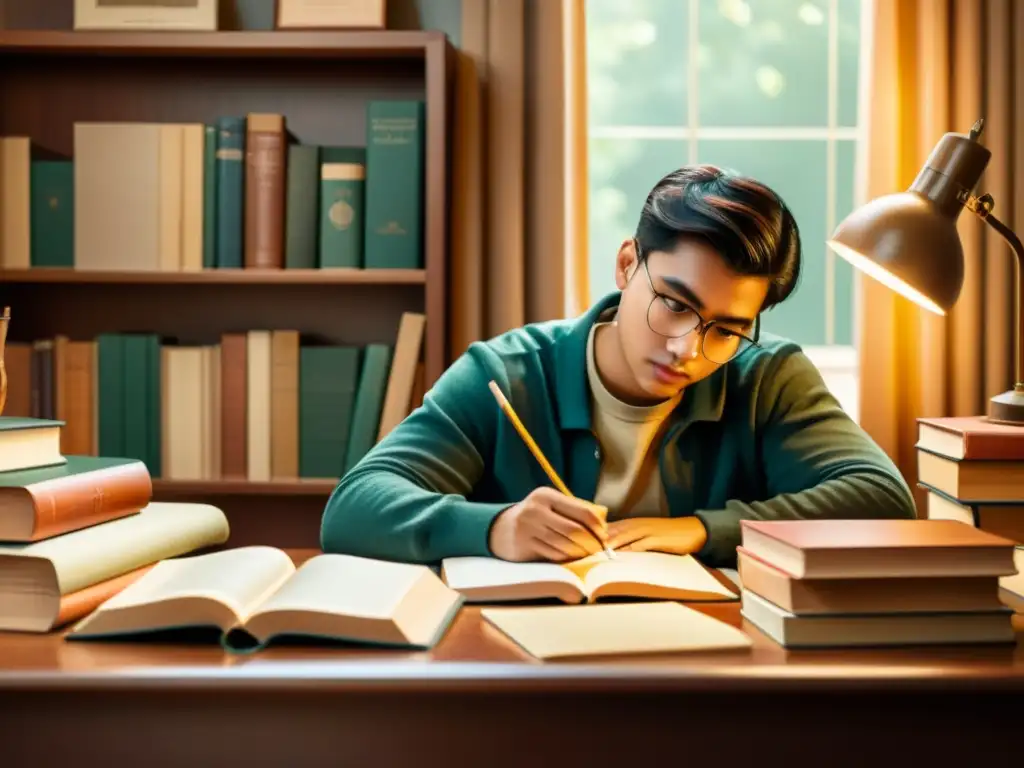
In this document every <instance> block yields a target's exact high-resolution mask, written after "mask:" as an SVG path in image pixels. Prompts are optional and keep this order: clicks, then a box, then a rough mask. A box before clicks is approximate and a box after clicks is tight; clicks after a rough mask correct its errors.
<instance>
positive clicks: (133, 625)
mask: <svg viewBox="0 0 1024 768" xmlns="http://www.w3.org/2000/svg"><path fill="white" fill-rule="evenodd" d="M462 602H463V599H462V597H461V596H460V595H459V594H458V593H457V592H455V591H453V590H451V589H449V588H448V587H447V586H445V584H444V583H443V582H442V581H441V580H440V579H439V578H438V577H437V575H436V574H434V572H433V571H431V570H430V569H429V568H428V567H427V566H423V565H414V564H406V563H394V562H387V561H382V560H372V559H368V558H362V557H355V556H351V555H336V554H323V555H317V556H315V557H313V558H311V559H309V560H307V561H306V562H305V563H303V564H302V565H301V566H300V567H299V568H298V569H296V567H295V565H294V564H293V563H292V560H291V558H289V557H288V555H287V554H286V553H284V552H283V551H281V550H279V549H275V548H274V547H266V546H250V547H238V548H235V549H227V550H223V551H219V552H212V553H209V554H205V555H196V556H193V557H182V558H174V559H168V560H163V561H162V562H160V563H158V564H157V565H156V566H154V567H153V569H152V570H150V571H149V572H148V573H146V574H145V575H144V576H142V577H141V578H140V579H138V581H136V582H134V583H133V584H132V585H131V586H129V587H127V588H126V589H124V590H123V591H122V592H120V593H119V594H117V595H116V596H115V597H113V598H111V599H110V600H107V601H106V602H105V603H103V605H101V606H100V607H99V608H98V609H97V610H96V611H95V612H94V613H92V614H91V615H90V616H88V617H86V618H85V619H83V620H82V621H81V622H79V623H78V624H76V625H75V626H74V628H73V629H72V630H71V631H70V632H69V633H68V634H67V636H66V637H67V639H69V640H74V639H85V638H102V637H124V636H129V635H135V634H140V633H148V632H155V631H159V630H169V629H179V628H187V627H194V628H200V627H211V628H216V629H218V630H220V639H221V644H222V646H223V647H224V648H225V649H227V650H229V651H232V652H251V651H254V650H258V649H259V648H262V647H264V646H265V645H267V644H268V643H269V642H270V641H271V640H272V639H274V638H278V637H284V636H305V637H311V638H326V639H333V640H343V641H354V642H359V643H369V644H375V645H384V646H391V647H404V648H420V649H426V648H430V647H432V646H433V645H435V644H436V642H437V641H438V640H439V639H440V637H441V635H442V634H443V633H444V631H445V630H446V628H447V627H448V626H449V624H450V623H451V621H452V619H453V618H454V616H455V614H456V612H457V611H458V608H459V606H460V605H461V604H462Z"/></svg>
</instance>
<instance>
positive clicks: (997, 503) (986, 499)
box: [917, 416, 1024, 544]
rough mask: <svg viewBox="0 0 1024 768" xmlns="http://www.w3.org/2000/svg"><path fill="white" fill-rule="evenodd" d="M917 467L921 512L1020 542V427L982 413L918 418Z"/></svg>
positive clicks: (1023, 491)
mask: <svg viewBox="0 0 1024 768" xmlns="http://www.w3.org/2000/svg"><path fill="white" fill-rule="evenodd" d="M917 467H918V469H917V475H918V484H919V485H920V486H921V487H922V488H924V489H925V490H926V491H927V492H928V497H927V503H926V504H927V506H926V510H925V515H926V517H928V518H929V519H940V520H959V521H961V522H963V523H966V524H968V525H972V526H974V527H976V528H981V529H982V530H985V531H990V532H992V533H995V534H998V535H999V536H1005V537H1006V538H1008V539H1013V540H1014V541H1015V542H1017V543H1018V544H1024V427H1015V426H1012V425H1008V424H996V423H994V422H990V421H987V420H986V419H985V418H984V417H981V416H950V417H945V418H931V419H918V434H917Z"/></svg>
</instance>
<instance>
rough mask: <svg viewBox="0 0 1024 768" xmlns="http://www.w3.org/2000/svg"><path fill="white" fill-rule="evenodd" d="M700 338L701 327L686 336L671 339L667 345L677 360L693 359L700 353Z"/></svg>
mask: <svg viewBox="0 0 1024 768" xmlns="http://www.w3.org/2000/svg"><path fill="white" fill-rule="evenodd" d="M700 340H701V333H700V329H697V330H695V331H692V332H690V333H688V334H686V335H685V336H680V337H679V338H673V339H669V340H668V344H667V345H666V347H667V349H668V351H669V353H670V354H671V355H672V357H674V358H675V359H677V360H693V359H694V358H696V357H697V355H699V354H700Z"/></svg>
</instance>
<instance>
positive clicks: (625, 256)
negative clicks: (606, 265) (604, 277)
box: [615, 238, 638, 291]
mask: <svg viewBox="0 0 1024 768" xmlns="http://www.w3.org/2000/svg"><path fill="white" fill-rule="evenodd" d="M636 257H637V253H636V241H635V240H633V239H632V238H630V239H628V240H623V241H622V244H621V245H620V246H619V252H618V253H617V254H616V255H615V285H616V286H617V287H618V289H619V290H620V291H621V290H623V289H625V287H626V284H627V283H628V282H629V279H630V278H631V277H632V276H633V273H634V272H636V268H637V266H638V262H637V260H636Z"/></svg>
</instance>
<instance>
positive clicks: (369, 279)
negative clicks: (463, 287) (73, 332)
mask: <svg viewBox="0 0 1024 768" xmlns="http://www.w3.org/2000/svg"><path fill="white" fill-rule="evenodd" d="M426 280H427V273H426V271H425V270H422V269H207V270H203V271H201V272H102V271H86V270H76V269H57V268H54V269H49V268H37V269H14V270H0V283H98V284H108V283H117V284H134V285H163V284H176V283H178V284H187V285H196V284H215V285H278V284H282V285H423V284H424V283H425V282H426Z"/></svg>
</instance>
